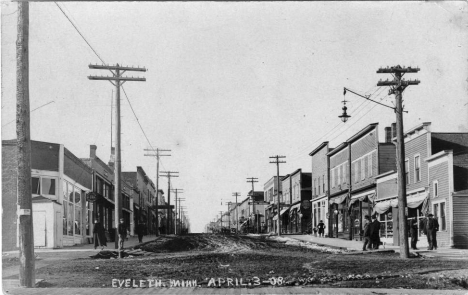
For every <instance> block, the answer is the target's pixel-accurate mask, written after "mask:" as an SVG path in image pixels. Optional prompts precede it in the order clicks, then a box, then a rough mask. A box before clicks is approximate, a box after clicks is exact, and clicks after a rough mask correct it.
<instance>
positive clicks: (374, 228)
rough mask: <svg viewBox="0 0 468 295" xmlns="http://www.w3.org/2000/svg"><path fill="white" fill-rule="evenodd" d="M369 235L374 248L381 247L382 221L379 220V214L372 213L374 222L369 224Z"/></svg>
mask: <svg viewBox="0 0 468 295" xmlns="http://www.w3.org/2000/svg"><path fill="white" fill-rule="evenodd" d="M369 237H370V241H371V245H372V249H375V250H376V249H379V246H380V222H379V221H378V220H377V216H376V215H375V214H374V215H372V222H371V223H370V225H369Z"/></svg>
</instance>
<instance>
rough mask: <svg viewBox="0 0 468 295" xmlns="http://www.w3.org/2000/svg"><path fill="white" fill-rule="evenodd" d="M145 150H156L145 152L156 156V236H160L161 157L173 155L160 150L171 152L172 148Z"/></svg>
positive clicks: (149, 155)
mask: <svg viewBox="0 0 468 295" xmlns="http://www.w3.org/2000/svg"><path fill="white" fill-rule="evenodd" d="M145 151H152V152H156V154H145V156H147V157H156V204H155V209H156V236H159V208H158V207H159V157H170V156H171V155H160V154H159V152H170V151H171V150H163V149H159V148H156V150H154V149H145Z"/></svg>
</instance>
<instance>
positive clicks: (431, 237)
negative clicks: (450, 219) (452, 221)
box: [426, 214, 439, 250]
mask: <svg viewBox="0 0 468 295" xmlns="http://www.w3.org/2000/svg"><path fill="white" fill-rule="evenodd" d="M438 230H439V221H437V219H435V218H434V214H429V218H428V219H427V222H426V232H427V241H428V242H429V248H427V249H428V250H434V249H435V250H437V231H438Z"/></svg>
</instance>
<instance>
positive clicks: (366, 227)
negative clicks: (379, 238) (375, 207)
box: [362, 215, 372, 251]
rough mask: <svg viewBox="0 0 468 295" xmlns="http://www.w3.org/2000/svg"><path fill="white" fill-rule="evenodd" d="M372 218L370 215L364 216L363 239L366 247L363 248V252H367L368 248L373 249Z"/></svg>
mask: <svg viewBox="0 0 468 295" xmlns="http://www.w3.org/2000/svg"><path fill="white" fill-rule="evenodd" d="M370 223H371V221H370V217H369V215H366V216H364V230H363V233H362V237H363V238H364V245H363V246H362V251H367V248H369V249H370V248H371V247H372V243H371V239H370Z"/></svg>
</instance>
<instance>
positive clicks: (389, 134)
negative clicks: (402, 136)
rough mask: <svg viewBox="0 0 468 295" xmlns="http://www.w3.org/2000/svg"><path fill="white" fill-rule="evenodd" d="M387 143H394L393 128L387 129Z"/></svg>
mask: <svg viewBox="0 0 468 295" xmlns="http://www.w3.org/2000/svg"><path fill="white" fill-rule="evenodd" d="M385 142H386V143H390V142H392V127H385Z"/></svg>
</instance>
